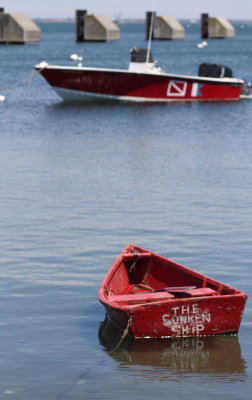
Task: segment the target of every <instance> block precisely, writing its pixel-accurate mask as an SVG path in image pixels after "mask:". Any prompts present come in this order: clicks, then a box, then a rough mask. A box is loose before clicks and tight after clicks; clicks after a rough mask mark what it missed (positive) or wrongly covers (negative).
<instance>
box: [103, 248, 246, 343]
mask: <svg viewBox="0 0 252 400" xmlns="http://www.w3.org/2000/svg"><path fill="white" fill-rule="evenodd" d="M99 300H100V302H101V303H102V304H103V305H104V307H105V309H106V312H107V317H108V318H109V319H110V320H111V321H112V322H113V323H114V324H116V325H117V326H118V327H119V328H121V329H123V330H125V332H127V333H128V334H129V335H131V336H132V337H133V338H166V337H191V336H206V335H220V334H236V333H237V332H238V330H239V326H240V323H241V318H242V314H243V310H244V307H245V303H246V300H247V294H246V293H244V292H242V291H240V290H238V289H235V288H233V287H231V286H228V285H225V284H223V283H222V282H218V281H216V280H214V279H212V278H209V277H207V276H205V275H202V274H200V273H198V272H196V271H193V270H190V269H189V268H186V267H184V266H183V265H180V264H178V263H176V262H174V261H171V260H169V259H167V258H164V257H162V256H160V255H157V254H155V253H153V252H151V251H148V250H145V249H143V248H141V247H138V246H135V245H132V244H131V245H129V246H127V247H126V248H125V249H124V250H123V251H122V253H121V254H120V255H119V256H118V257H117V258H116V260H115V261H114V262H113V264H112V266H111V268H110V270H109V271H108V273H107V275H106V276H105V278H104V280H103V282H102V284H101V286H100V290H99Z"/></svg>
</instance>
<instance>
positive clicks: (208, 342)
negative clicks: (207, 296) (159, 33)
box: [0, 23, 252, 400]
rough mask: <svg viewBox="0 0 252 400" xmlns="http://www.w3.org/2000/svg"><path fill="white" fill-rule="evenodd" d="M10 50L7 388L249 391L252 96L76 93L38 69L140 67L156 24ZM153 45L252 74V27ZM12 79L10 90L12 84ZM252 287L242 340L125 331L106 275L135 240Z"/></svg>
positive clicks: (169, 61) (0, 356)
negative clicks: (200, 99)
mask: <svg viewBox="0 0 252 400" xmlns="http://www.w3.org/2000/svg"><path fill="white" fill-rule="evenodd" d="M41 28H42V41H41V42H40V43H38V44H27V45H25V46H1V47H0V69H1V78H0V94H4V95H6V98H7V101H6V103H3V104H1V105H0V152H1V157H0V171H1V176H0V213H1V215H0V221H1V252H0V277H1V285H0V316H1V319H0V371H1V380H0V399H1V400H2V399H3V400H5V399H13V400H16V399H17V400H34V399H36V400H40V399H43V400H44V399H52V400H60V399H64V400H79V399H89V400H96V399H99V400H100V399H104V400H107V399H113V398H120V399H121V400H124V399H125V400H126V399H129V398H131V399H132V400H138V399H142V398H146V399H156V398H160V399H161V400H162V399H167V398H169V397H171V398H173V399H174V400H177V399H178V400H180V399H185V398H186V399H187V400H191V399H195V398H200V399H202V400H203V399H206V400H210V399H212V398H215V399H218V400H219V399H221V400H223V399H226V398H228V399H230V400H236V399H237V400H238V399H245V398H249V397H250V395H251V390H252V384H251V382H252V376H251V375H252V374H251V372H252V350H251V349H252V346H251V344H252V343H251V342H252V339H251V337H252V335H251V333H252V319H251V297H252V296H251V295H252V289H251V282H252V277H251V263H252V257H251V248H252V246H251V245H252V211H251V210H252V209H251V200H252V185H251V176H252V160H251V158H252V134H251V132H252V118H251V116H252V101H250V100H247V101H241V102H237V103H225V102H223V103H204V104H197V103H195V104H168V105H134V104H124V105H122V104H121V105H119V104H116V103H93V104H86V105H74V104H72V105H70V104H64V103H63V102H62V101H61V100H60V99H59V98H58V97H57V96H56V94H55V93H54V92H53V91H52V89H51V88H50V87H49V86H48V85H47V84H46V82H45V81H44V80H43V79H42V78H41V77H40V76H38V75H35V76H34V77H33V80H32V81H31V82H30V81H29V80H26V81H24V82H23V83H22V84H21V85H19V86H16V85H15V84H16V83H17V82H19V81H22V80H23V79H25V78H27V77H30V76H31V74H32V67H33V65H34V64H36V63H38V62H40V61H42V60H46V61H48V62H51V63H64V64H65V63H67V64H71V62H70V61H69V60H68V57H69V55H70V54H72V53H76V52H77V53H79V54H81V53H82V54H83V55H84V62H85V64H86V65H96V66H108V67H109V66H112V67H122V68H124V67H125V68H126V67H127V64H128V61H129V50H130V48H132V47H133V46H145V45H146V43H145V41H144V27H143V25H127V24H126V25H122V26H121V28H122V39H121V40H120V41H118V42H109V43H105V44H104V43H100V44H76V43H75V37H74V25H73V24H70V23H69V24H45V23H44V24H41ZM186 29H187V36H186V39H185V40H182V41H173V42H155V43H153V53H154V56H155V58H156V59H157V60H158V62H159V65H160V66H161V67H162V68H164V69H165V70H166V71H171V72H173V71H174V72H178V73H188V74H195V73H197V68H198V65H199V64H200V63H201V62H204V61H209V62H217V63H223V64H226V65H228V66H229V67H231V68H232V69H233V70H234V72H235V75H236V76H238V77H242V78H245V79H251V80H252V68H251V58H252V50H251V49H252V47H251V43H252V26H250V25H244V27H242V26H237V35H236V37H235V38H234V39H230V40H223V41H212V42H211V41H210V42H209V45H208V46H207V47H206V48H204V49H202V50H199V49H197V47H196V44H197V43H198V42H199V40H200V39H199V33H198V32H199V30H198V26H194V25H191V26H187V28H186ZM5 89H9V90H5ZM131 242H132V243H136V244H138V245H141V246H143V247H145V248H147V249H150V250H153V251H155V252H158V253H160V254H162V255H164V256H168V257H170V258H172V259H174V260H176V261H178V262H180V263H182V264H185V265H187V266H188V267H191V268H193V269H196V270H197V271H200V272H203V273H205V274H208V275H210V276H212V277H213V278H215V279H218V280H221V281H224V282H225V283H227V284H230V285H233V286H235V287H237V288H239V289H241V290H244V291H246V292H247V293H248V294H249V296H250V297H249V300H248V302H247V306H246V309H245V313H244V317H243V320H242V324H241V329H240V332H239V335H238V336H237V337H235V336H231V337H215V338H198V339H182V340H170V341H169V340H167V341H155V342H150V341H147V342H145V341H139V342H129V341H126V342H125V343H123V345H122V347H120V348H119V349H115V347H116V344H117V343H118V341H119V339H120V337H119V338H118V337H117V335H116V333H115V332H113V333H111V332H110V330H109V327H105V328H106V329H105V331H106V332H105V333H104V329H103V330H102V325H101V324H102V321H103V319H104V309H103V307H102V306H101V305H100V304H99V303H98V301H97V291H98V287H99V284H100V282H101V280H102V278H103V277H104V275H105V273H106V272H107V270H108V268H109V266H110V264H111V263H112V261H113V259H114V258H115V257H116V255H117V254H118V253H119V252H120V251H121V250H122V248H123V247H124V246H125V245H127V244H128V243H131Z"/></svg>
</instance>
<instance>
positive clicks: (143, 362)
mask: <svg viewBox="0 0 252 400" xmlns="http://www.w3.org/2000/svg"><path fill="white" fill-rule="evenodd" d="M122 335H123V332H122V331H121V330H119V329H118V328H117V327H115V326H114V325H113V324H112V323H111V322H110V321H109V320H107V319H105V321H104V322H103V323H102V324H101V326H100V330H99V339H100V343H101V344H102V345H103V347H104V349H105V351H107V352H108V354H109V355H110V356H111V357H113V358H114V359H115V360H116V361H117V362H118V363H119V365H120V368H131V370H132V372H133V371H134V372H135V374H136V375H137V376H138V377H140V375H141V378H143V377H144V376H145V377H147V378H148V379H161V380H164V379H166V380H170V379H172V377H173V379H174V376H175V375H176V379H177V378H179V377H181V376H183V377H184V378H186V376H187V375H188V374H194V375H199V374H200V375H201V376H203V377H205V378H206V379H214V380H215V381H216V380H221V381H223V380H226V381H243V380H244V379H245V376H246V366H245V361H244V359H243V357H242V354H241V348H240V344H239V340H238V337H237V336H211V337H210V336H209V337H198V338H176V339H160V340H150V339H148V340H147V339H145V340H141V339H140V340H133V339H131V338H130V337H128V336H126V337H125V338H124V340H123V341H122V342H121V339H122ZM120 342H121V343H120ZM132 367H134V368H133V369H132ZM150 368H151V374H150ZM150 376H151V378H150Z"/></svg>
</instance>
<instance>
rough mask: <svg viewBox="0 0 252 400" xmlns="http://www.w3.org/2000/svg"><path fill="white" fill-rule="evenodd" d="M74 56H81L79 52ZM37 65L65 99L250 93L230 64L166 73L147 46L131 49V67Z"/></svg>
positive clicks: (139, 99)
mask: <svg viewBox="0 0 252 400" xmlns="http://www.w3.org/2000/svg"><path fill="white" fill-rule="evenodd" d="M71 57H72V59H73V60H76V61H78V60H80V59H82V58H81V57H78V56H77V55H76V54H73V55H72V56H71ZM35 69H36V70H37V71H38V72H39V73H40V74H41V75H42V76H43V77H44V78H45V80H46V81H47V82H48V83H49V85H51V86H52V88H53V89H54V90H55V91H56V93H57V94H58V95H59V96H60V97H62V98H63V100H66V101H83V100H87V99H93V100H94V99H109V100H122V101H133V102H170V101H195V100H197V101H202V100H203V101H204V100H205V101H210V100H214V101H217V100H239V99H241V98H245V97H249V96H250V84H248V83H247V82H246V81H244V80H242V79H238V78H234V77H232V71H231V70H230V69H229V68H227V67H224V66H218V65H208V64H202V65H201V66H200V68H199V75H198V76H190V75H178V74H167V73H165V72H164V71H162V70H161V68H159V67H157V66H156V63H155V62H154V60H153V59H152V55H151V53H148V52H147V51H146V50H145V49H136V48H134V49H133V50H132V53H131V62H130V64H129V69H128V70H124V69H112V68H91V67H83V66H82V63H81V62H79V63H78V66H60V65H50V64H48V63H47V62H45V61H43V62H41V63H40V64H38V65H36V66H35ZM200 71H201V72H200Z"/></svg>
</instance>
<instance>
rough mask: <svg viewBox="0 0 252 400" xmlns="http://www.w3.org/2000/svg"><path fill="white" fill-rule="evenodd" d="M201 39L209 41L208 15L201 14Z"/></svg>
mask: <svg viewBox="0 0 252 400" xmlns="http://www.w3.org/2000/svg"><path fill="white" fill-rule="evenodd" d="M201 37H202V39H208V14H201Z"/></svg>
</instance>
